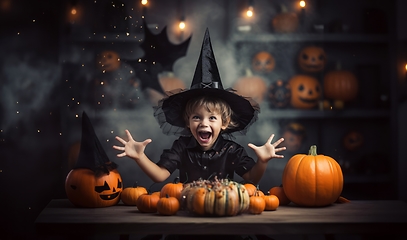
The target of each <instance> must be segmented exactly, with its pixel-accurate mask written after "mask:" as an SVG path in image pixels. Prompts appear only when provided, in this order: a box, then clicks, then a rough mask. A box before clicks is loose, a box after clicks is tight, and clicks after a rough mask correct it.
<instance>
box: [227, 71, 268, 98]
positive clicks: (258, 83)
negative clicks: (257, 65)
mask: <svg viewBox="0 0 407 240" xmlns="http://www.w3.org/2000/svg"><path fill="white" fill-rule="evenodd" d="M232 88H233V89H234V90H236V93H237V94H239V95H242V96H244V97H251V98H253V100H255V101H256V102H257V103H262V102H263V99H264V97H265V95H266V92H267V83H266V81H265V80H264V79H263V78H262V77H260V76H256V75H253V73H252V71H251V70H250V69H246V75H245V76H243V77H241V78H239V79H238V80H237V81H236V83H235V84H234V85H233V87H232Z"/></svg>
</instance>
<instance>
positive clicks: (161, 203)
mask: <svg viewBox="0 0 407 240" xmlns="http://www.w3.org/2000/svg"><path fill="white" fill-rule="evenodd" d="M178 210H179V200H178V199H177V198H175V197H170V196H169V195H168V194H167V195H166V196H165V197H162V198H160V200H158V202H157V212H158V213H159V214H161V215H164V216H171V215H175V214H176V213H177V212H178Z"/></svg>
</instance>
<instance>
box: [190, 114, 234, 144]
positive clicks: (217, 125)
mask: <svg viewBox="0 0 407 240" xmlns="http://www.w3.org/2000/svg"><path fill="white" fill-rule="evenodd" d="M222 122H223V121H222V116H221V115H220V114H219V113H217V112H209V111H208V110H206V108H205V107H203V106H202V107H198V108H196V109H195V110H194V111H193V112H192V114H191V115H190V116H189V119H188V127H189V129H190V130H191V133H192V135H193V136H194V138H195V139H196V140H197V141H198V143H199V145H201V147H202V150H204V151H207V150H209V149H211V148H212V146H213V144H214V143H215V141H216V139H217V138H218V136H219V133H220V131H221V130H225V129H226V127H227V125H223V124H222Z"/></svg>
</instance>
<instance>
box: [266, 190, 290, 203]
mask: <svg viewBox="0 0 407 240" xmlns="http://www.w3.org/2000/svg"><path fill="white" fill-rule="evenodd" d="M268 193H269V195H274V196H276V197H277V198H278V200H279V205H281V206H283V205H288V204H290V202H291V201H290V199H288V197H287V196H286V195H285V192H284V188H283V187H282V186H280V187H277V186H276V187H272V188H270V190H269V192H268Z"/></svg>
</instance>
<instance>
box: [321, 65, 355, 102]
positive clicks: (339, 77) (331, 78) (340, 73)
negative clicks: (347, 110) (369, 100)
mask: <svg viewBox="0 0 407 240" xmlns="http://www.w3.org/2000/svg"><path fill="white" fill-rule="evenodd" d="M358 91H359V83H358V79H357V78H356V76H355V74H353V73H352V72H351V71H348V70H343V69H342V67H341V63H340V62H338V63H337V65H336V69H335V70H332V71H330V72H327V73H326V74H325V76H324V96H325V97H326V98H327V99H330V100H333V101H334V104H333V105H334V107H335V108H337V109H342V108H343V107H344V103H345V102H350V101H352V100H355V98H356V97H357V95H358Z"/></svg>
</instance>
